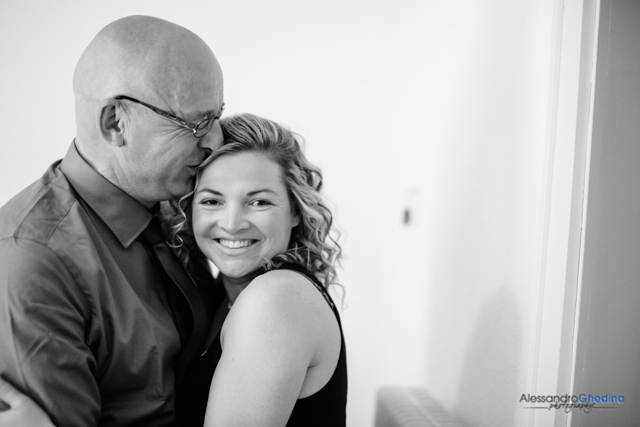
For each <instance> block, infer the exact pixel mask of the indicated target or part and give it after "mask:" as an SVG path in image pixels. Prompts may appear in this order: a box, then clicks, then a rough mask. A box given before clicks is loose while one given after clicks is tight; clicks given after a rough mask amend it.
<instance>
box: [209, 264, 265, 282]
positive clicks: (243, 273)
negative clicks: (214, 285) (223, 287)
mask: <svg viewBox="0 0 640 427" xmlns="http://www.w3.org/2000/svg"><path fill="white" fill-rule="evenodd" d="M216 265H217V264H216ZM259 268H260V266H259V265H228V264H226V263H223V265H220V266H218V269H219V270H220V274H222V276H223V277H226V278H228V279H233V280H239V279H242V278H245V277H248V276H255V275H256V274H257V271H258V269H259Z"/></svg>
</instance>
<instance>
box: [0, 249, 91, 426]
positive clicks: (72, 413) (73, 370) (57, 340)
mask: <svg viewBox="0 0 640 427" xmlns="http://www.w3.org/2000/svg"><path fill="white" fill-rule="evenodd" d="M70 244H72V243H71V242H70ZM90 314H91V308H90V304H89V302H88V300H87V298H86V297H85V295H84V294H83V293H82V291H81V290H80V288H79V287H78V285H77V283H76V281H75V280H74V277H73V275H72V273H71V272H70V271H69V270H68V269H67V267H66V266H65V264H64V263H63V262H62V260H60V259H59V258H58V256H57V255H56V254H55V253H54V252H53V251H52V250H51V249H49V248H47V247H46V246H44V245H42V244H41V243H37V242H34V241H30V240H25V239H15V238H9V239H4V240H3V241H0V342H1V343H2V345H1V346H0V374H2V376H3V377H5V378H6V379H8V380H9V381H11V382H12V383H13V384H15V386H16V388H18V389H19V390H21V391H23V392H24V393H26V394H28V395H29V396H30V397H31V398H33V399H34V400H35V401H36V402H37V403H38V404H39V405H40V406H41V407H42V408H43V409H44V410H45V411H46V412H47V413H48V414H49V416H50V417H51V419H52V421H53V422H54V423H55V424H56V425H58V426H85V427H86V426H95V425H96V424H97V423H98V419H99V417H100V406H101V405H100V392H99V389H98V385H97V381H96V378H95V373H96V361H95V358H94V356H93V353H92V351H91V349H90V347H89V345H88V344H87V342H86V339H85V336H86V335H87V329H88V327H89V326H88V325H90V320H91V318H90Z"/></svg>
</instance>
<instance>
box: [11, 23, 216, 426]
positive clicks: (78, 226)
mask: <svg viewBox="0 0 640 427" xmlns="http://www.w3.org/2000/svg"><path fill="white" fill-rule="evenodd" d="M73 89H74V94H75V100H76V126H77V134H76V138H75V140H74V142H73V143H72V144H71V146H70V148H69V150H68V152H67V154H66V155H65V157H64V159H62V160H61V161H57V162H55V163H53V165H51V167H50V168H49V169H48V170H47V171H46V172H45V174H44V175H43V177H42V178H41V179H39V180H38V181H36V182H35V183H33V184H32V185H30V186H29V187H27V188H26V189H24V190H23V191H22V192H20V193H19V194H18V195H16V196H15V197H14V198H13V199H12V200H11V201H9V202H8V203H7V204H6V205H5V206H4V207H2V209H0V342H1V343H2V345H1V346H0V374H1V375H2V376H3V377H4V378H6V379H7V380H9V381H10V382H11V383H12V384H14V385H15V386H16V388H17V389H18V390H20V391H22V392H24V393H26V394H27V395H29V396H30V397H31V398H33V399H34V401H35V402H36V403H37V404H39V405H40V406H42V407H43V408H44V409H45V410H46V411H47V413H48V414H49V415H50V417H51V419H52V421H53V422H54V423H55V424H56V425H59V426H95V425H100V426H108V425H118V426H122V425H136V426H143V425H149V426H159V425H168V424H171V423H173V422H174V421H175V386H176V383H177V382H178V381H179V380H180V377H181V375H182V372H183V370H184V367H185V365H186V364H187V363H188V362H189V361H190V360H191V359H192V358H193V357H195V356H196V355H197V352H198V350H199V349H200V346H201V345H202V341H203V339H204V335H205V328H206V326H207V325H208V323H209V321H210V315H211V310H210V309H209V308H208V307H207V306H206V303H205V301H206V300H205V299H204V298H202V296H201V293H202V291H203V289H202V286H201V287H200V288H197V287H196V286H195V284H194V283H193V282H192V281H190V279H189V277H188V276H187V274H186V272H185V271H184V270H182V268H181V267H180V265H179V264H178V263H177V261H176V260H170V259H169V260H167V259H165V258H163V256H162V255H160V256H159V255H158V253H157V250H156V249H155V248H154V243H155V242H153V241H151V238H150V237H149V236H152V235H157V234H158V230H157V229H155V228H154V227H156V223H157V221H155V220H154V221H152V219H154V216H155V215H156V214H157V210H158V204H159V202H161V201H164V200H170V199H174V198H177V197H180V196H182V195H184V194H186V193H187V192H188V191H189V190H190V189H191V188H190V187H191V185H192V184H191V182H192V178H193V176H194V173H195V167H196V166H197V165H198V164H199V163H200V162H201V161H202V160H203V159H204V158H205V157H206V156H207V154H208V153H210V152H211V151H212V150H214V149H215V148H217V147H218V146H220V144H221V143H222V135H221V130H220V126H219V123H218V121H217V120H218V118H219V116H220V114H221V112H222V108H223V89H222V72H221V70H220V66H219V64H218V62H217V60H216V58H215V56H214V55H213V53H212V52H211V50H210V49H209V47H208V46H207V45H206V44H205V43H204V42H203V41H202V40H201V39H200V38H199V37H197V36H196V35H195V34H193V33H191V32H190V31H188V30H186V29H185V28H182V27H180V26H177V25H175V24H172V23H169V22H166V21H162V20H160V19H156V18H151V17H143V16H132V17H128V18H124V19H121V20H118V21H115V22H113V23H111V24H109V25H108V26H107V27H105V28H104V29H103V30H102V31H100V33H99V34H98V35H97V36H96V37H95V39H94V40H93V41H92V42H91V44H90V45H89V46H88V47H87V49H86V50H85V52H84V54H83V55H82V57H81V58H80V60H79V62H78V65H77V67H76V71H75V74H74V76H73ZM53 113H55V112H53ZM52 137H54V138H63V137H64V136H61V135H55V132H53V133H52ZM41 143H43V144H45V143H46V141H42V142H41Z"/></svg>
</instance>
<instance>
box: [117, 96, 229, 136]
mask: <svg viewBox="0 0 640 427" xmlns="http://www.w3.org/2000/svg"><path fill="white" fill-rule="evenodd" d="M114 99H125V100H127V101H132V102H135V103H138V104H140V105H143V106H145V107H147V108H148V109H150V110H151V111H153V112H154V113H156V114H159V115H161V116H162V117H164V118H165V119H169V120H171V121H172V122H174V123H177V124H179V125H180V126H181V127H183V128H185V129H189V130H190V131H191V132H193V136H195V137H196V138H202V137H203V136H205V135H206V134H207V132H209V131H210V130H211V126H213V123H215V121H216V120H218V119H220V116H221V115H222V112H223V111H224V104H222V108H221V109H220V113H218V114H217V115H215V116H210V117H206V118H204V119H202V120H200V121H199V122H198V123H193V122H189V121H187V120H185V119H182V118H180V117H178V116H174V115H173V114H171V113H169V112H167V111H164V110H162V109H160V108H158V107H154V106H153V105H151V104H147V103H146V102H142V101H139V100H137V99H135V98H132V97H130V96H126V95H120V96H116V97H115V98H114Z"/></svg>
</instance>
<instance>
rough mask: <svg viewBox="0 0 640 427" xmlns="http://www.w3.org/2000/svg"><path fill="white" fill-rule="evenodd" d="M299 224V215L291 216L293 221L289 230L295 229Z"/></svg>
mask: <svg viewBox="0 0 640 427" xmlns="http://www.w3.org/2000/svg"><path fill="white" fill-rule="evenodd" d="M299 224H300V214H298V213H295V214H293V220H292V222H291V228H293V227H297V226H298V225H299Z"/></svg>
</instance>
